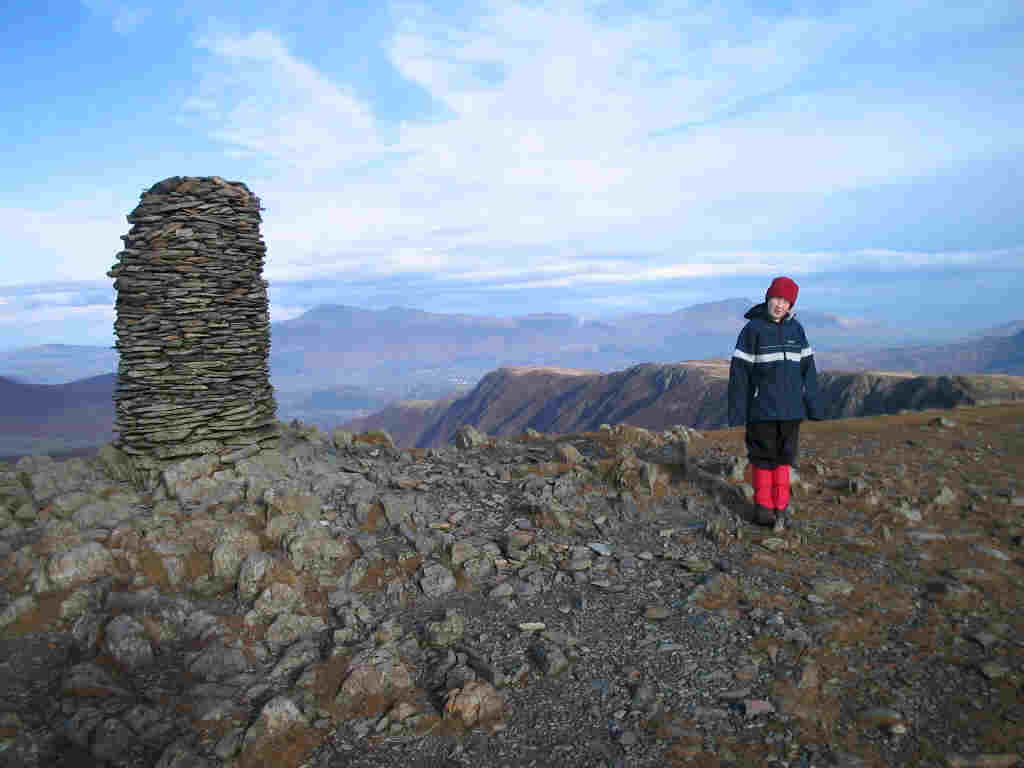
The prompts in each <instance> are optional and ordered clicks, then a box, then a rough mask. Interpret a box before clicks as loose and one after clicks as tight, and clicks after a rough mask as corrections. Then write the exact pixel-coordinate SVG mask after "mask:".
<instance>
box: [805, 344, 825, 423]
mask: <svg viewBox="0 0 1024 768" xmlns="http://www.w3.org/2000/svg"><path fill="white" fill-rule="evenodd" d="M800 336H801V338H802V339H803V344H802V345H801V350H800V376H801V378H802V379H803V389H804V392H803V395H804V407H805V408H806V409H807V418H809V419H810V420H811V421H821V420H822V419H824V418H825V410H824V408H823V407H822V404H821V393H820V392H819V391H818V369H817V366H816V365H815V364H814V350H813V349H812V348H811V345H810V343H809V342H808V341H807V334H806V333H803V332H802V330H801V334H800Z"/></svg>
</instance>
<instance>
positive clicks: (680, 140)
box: [189, 3, 1024, 285]
mask: <svg viewBox="0 0 1024 768" xmlns="http://www.w3.org/2000/svg"><path fill="white" fill-rule="evenodd" d="M926 12H927V13H938V12H939V11H938V10H937V9H936V8H934V7H931V6H929V7H928V8H927V9H923V10H922V9H918V10H917V11H916V12H913V11H912V10H906V11H905V12H903V15H902V16H897V17H895V18H894V19H893V20H892V27H891V29H890V30H889V32H887V33H885V34H886V36H885V37H884V39H883V37H882V36H881V35H879V34H877V33H876V32H875V30H876V29H877V24H876V23H875V21H877V14H878V13H881V11H880V10H878V9H871V8H864V7H860V8H856V9H852V10H848V11H843V12H839V13H836V14H832V15H822V16H813V15H810V14H803V15H801V14H770V15H769V14H766V15H762V16H758V15H756V14H752V13H750V12H749V9H743V10H742V12H741V11H740V10H739V9H731V8H730V7H728V6H726V5H723V6H714V7H707V6H703V7H700V8H697V7H693V8H691V7H687V6H685V5H684V6H679V7H677V6H674V5H669V4H666V5H664V6H659V7H658V8H656V9H655V12H650V11H648V12H645V13H644V14H643V15H641V14H632V13H629V12H622V13H618V14H616V15H615V16H614V17H611V18H607V17H602V16H600V15H598V14H596V13H593V12H591V11H590V10H589V9H588V8H587V7H586V6H584V5H583V4H580V3H567V4H560V5H558V6H552V7H548V6H535V5H525V4H517V3H492V4H488V5H487V6H486V7H485V8H484V9H482V10H481V11H480V12H479V13H476V14H475V15H471V16H462V17H459V18H458V19H456V20H453V19H452V18H451V17H450V16H448V17H445V16H442V15H440V14H436V13H434V12H433V11H432V10H431V9H429V8H428V7H425V6H412V5H404V6H400V7H396V9H395V13H394V16H395V18H397V19H399V21H398V23H397V27H396V31H395V34H394V36H393V38H392V39H391V40H390V41H388V43H387V50H388V55H389V57H390V61H391V63H392V65H393V66H394V68H395V70H396V71H397V72H399V73H400V74H401V75H402V76H403V77H404V78H405V79H406V80H407V81H409V82H411V83H414V84H415V85H416V86H418V87H419V88H421V89H422V90H423V91H424V92H425V93H427V94H428V96H429V97H430V99H432V101H433V103H434V105H435V109H434V112H433V114H430V115H427V116H423V115H412V116H408V117H406V118H405V119H402V120H399V121H397V122H394V121H386V120H384V119H383V118H381V117H380V116H378V115H376V114H375V109H374V105H373V104H371V103H370V102H369V101H366V100H363V99H361V98H360V97H359V96H358V95H357V92H356V90H355V89H353V88H351V87H349V86H348V85H347V84H346V82H345V78H344V75H343V74H339V73H328V72H327V71H325V70H323V69H318V68H317V67H316V66H315V65H314V64H313V63H312V61H311V60H309V59H306V58H304V57H303V56H302V54H301V53H300V52H299V51H297V50H296V49H294V48H293V47H291V46H289V45H288V44H286V42H285V41H284V40H283V39H282V38H281V37H280V36H278V35H276V34H274V33H273V32H272V31H269V30H263V31H259V32H253V33H249V34H246V35H241V36H239V35H233V36H232V35H224V34H215V33H212V32H211V33H209V34H207V35H206V36H204V37H203V38H202V39H201V41H200V45H201V47H202V48H203V49H204V50H205V51H208V52H209V53H210V54H211V56H212V59H213V60H214V62H215V66H214V67H213V68H212V69H211V70H210V71H209V72H208V73H207V75H206V76H205V77H204V79H203V81H202V83H201V84H200V86H199V88H198V90H197V92H196V94H195V95H194V96H193V98H192V99H191V100H190V102H189V106H190V109H191V110H192V111H193V116H194V117H195V118H198V119H199V120H200V122H201V125H202V126H203V127H204V128H205V130H207V131H208V132H209V134H210V135H211V136H212V137H214V138H216V139H217V140H219V141H221V142H222V143H223V144H224V145H225V146H226V147H227V148H229V149H230V150H232V151H236V152H243V153H252V154H253V157H254V159H256V160H259V161H260V162H263V163H265V164H266V165H265V168H266V171H265V178H262V179H259V180H258V182H257V180H254V184H258V193H259V194H261V197H262V199H263V200H264V202H265V204H266V205H267V208H268V212H267V217H266V225H265V234H266V237H267V240H268V244H269V246H270V257H269V259H268V263H267V273H268V276H269V277H270V278H271V279H281V280H286V279H305V278H312V277H315V276H316V275H318V274H321V275H322V274H330V275H335V276H344V275H350V276H371V275H378V276H383V275H389V274H400V273H415V272H431V273H437V272H442V273H447V274H451V275H453V276H456V275H467V274H468V275H471V274H473V272H474V270H478V269H479V265H480V264H481V263H487V264H488V268H487V269H488V270H489V271H492V272H495V273H501V272H505V273H511V272H516V271H518V272H520V273H530V272H536V271H538V270H541V269H543V268H544V267H545V266H546V265H547V263H548V260H549V259H552V258H554V259H555V261H556V262H558V263H561V264H567V265H572V264H575V265H577V266H578V267H580V268H581V269H588V268H589V266H588V258H589V257H588V254H590V253H594V252H604V253H614V252H616V251H619V252H628V253H629V254H630V259H629V263H628V264H624V266H623V268H622V270H620V271H616V270H615V269H614V268H613V267H610V266H607V265H606V268H605V270H604V271H603V272H599V273H596V274H595V273H591V274H587V273H585V272H581V273H579V274H578V275H576V276H573V275H571V274H568V273H567V274H566V275H565V276H564V277H562V278H558V280H559V284H566V285H568V284H573V283H579V282H587V281H598V282H600V281H610V282H627V281H634V282H640V281H645V280H657V279H662V278H664V277H666V276H672V275H678V276H699V275H705V274H709V273H710V272H711V271H715V272H716V273H719V274H727V273H734V274H750V275H755V274H763V273H765V272H766V271H771V270H773V269H778V268H781V267H783V266H787V265H788V266H787V268H788V269H791V270H815V269H831V268H836V267H839V266H841V265H843V264H847V265H857V264H859V263H861V261H862V260H863V259H864V258H868V259H869V260H873V261H877V263H878V265H879V267H880V268H885V267H886V265H888V264H891V263H892V260H891V258H890V256H888V255H886V256H884V257H881V258H878V259H874V258H873V257H872V256H871V254H870V253H868V252H866V251H865V249H864V247H860V246H859V244H857V243H849V244H848V247H847V248H844V249H837V250H835V251H833V250H825V249H817V250H815V252H813V253H811V252H807V251H806V250H804V249H796V248H791V249H786V248H781V249H779V248H772V247H769V248H765V245H766V244H768V243H772V244H776V243H784V242H786V240H787V239H790V240H793V239H799V237H800V235H801V233H802V232H803V231H804V230H806V228H807V226H808V223H809V222H808V217H809V216H813V217H815V218H816V219H819V218H820V219H824V224H819V223H818V221H815V222H814V223H815V225H817V226H824V227H825V228H826V229H827V227H828V222H827V215H828V214H827V210H823V204H822V201H823V200H824V199H826V198H827V197H828V196H830V195H835V194H837V193H842V192H843V191H844V190H859V189H870V188H871V187H872V186H874V185H882V184H886V185H892V184H894V183H904V182H905V183H915V182H916V181H918V180H922V179H924V180H927V179H931V178H934V177H935V176H936V174H942V173H946V172H950V171H951V170H953V169H955V168H956V167H957V165H958V164H959V163H962V162H963V161H964V158H966V157H970V156H972V155H975V154H977V153H983V152H985V151H987V148H989V147H990V146H991V145H992V144H993V143H995V144H997V145H999V146H1004V147H1005V146H1017V145H1019V144H1020V140H1019V139H1014V138H1013V133H1012V131H1011V130H1010V128H1009V127H1008V126H1010V125H1013V122H1012V121H1011V122H1006V121H1005V118H1006V114H1005V111H1004V112H1003V113H1000V114H996V113H994V112H988V113H986V112H985V110H980V111H977V112H973V113H972V114H970V115H967V116H965V115H964V114H961V113H960V112H957V111H951V109H950V104H948V103H947V102H945V101H943V100H942V99H943V98H947V97H940V96H937V95H936V94H935V92H933V91H930V90H928V89H927V88H926V87H924V85H925V84H926V80H925V79H921V80H920V81H917V80H915V81H913V82H909V83H908V85H909V86H916V85H919V84H920V85H922V89H921V90H919V91H914V92H909V93H908V92H903V91H901V92H899V93H896V92H894V91H893V90H891V89H889V88H887V87H885V86H884V85H878V86H876V85H875V83H874V81H873V80H872V79H871V78H870V77H869V75H868V73H867V72H865V73H861V74H858V75H857V76H856V77H853V78H850V77H845V76H844V74H843V72H842V68H843V66H844V65H845V62H846V60H847V59H848V58H851V57H861V59H862V58H863V57H864V56H865V55H870V54H871V52H872V51H883V52H884V51H889V52H890V55H894V56H896V55H900V54H899V51H900V47H901V46H904V47H911V46H913V45H917V44H918V42H916V41H915V38H914V37H913V36H911V35H910V33H911V31H913V32H914V35H916V36H917V37H920V36H921V35H925V36H927V35H929V34H938V33H936V32H934V30H935V29H938V28H939V27H938V24H937V23H935V24H934V25H933V26H929V27H927V28H924V29H922V28H921V27H920V25H921V20H922V17H923V16H924V15H926ZM949 13H952V14H956V15H957V18H959V17H961V16H970V18H971V21H972V24H973V25H974V27H977V28H988V27H991V26H992V25H993V24H994V23H996V22H997V21H998V20H999V19H1000V18H1002V16H1003V15H1005V13H1006V6H1005V4H994V5H991V6H985V7H979V8H976V9H974V10H973V11H971V12H970V13H968V11H967V10H966V9H963V8H961V9H957V8H952V9H950V10H949ZM940 15H941V13H940ZM866 21H870V22H871V23H865V22H866ZM887 23H888V22H887ZM862 49H866V50H867V54H865V52H864V50H862ZM892 51H896V53H891V52H892ZM860 66H862V67H863V66H866V65H865V64H864V63H863V62H861V64H860ZM823 73H829V74H828V75H827V76H826V75H825V74H823ZM880 74H884V73H880ZM1020 107H1021V105H1020V104H1015V105H1012V108H1011V112H1013V113H1014V114H1017V113H1020V115H1021V116H1024V110H1021V108H1020ZM559 244H562V245H559ZM709 250H710V251H713V252H714V253H715V254H716V256H715V257H714V258H709V257H708V256H707V253H708V251H709ZM567 251H568V252H571V257H570V258H569V259H568V260H567V259H566V257H565V252H567ZM977 258H982V257H979V256H978V255H977V254H972V253H963V254H961V255H960V256H958V257H957V259H956V260H954V261H955V263H961V262H963V261H964V260H966V261H968V262H969V261H970V260H972V259H977ZM913 260H914V262H915V264H918V265H922V264H924V265H928V264H933V265H943V264H948V263H951V261H950V257H949V255H948V254H942V253H938V252H931V251H927V250H925V249H921V250H920V251H918V252H916V253H915V254H914V256H913ZM681 264H682V265H681ZM627 273H629V274H627Z"/></svg>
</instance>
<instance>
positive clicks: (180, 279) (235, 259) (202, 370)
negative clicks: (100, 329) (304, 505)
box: [107, 176, 278, 472]
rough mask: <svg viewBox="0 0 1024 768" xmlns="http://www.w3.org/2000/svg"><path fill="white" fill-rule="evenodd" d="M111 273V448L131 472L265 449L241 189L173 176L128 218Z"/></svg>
mask: <svg viewBox="0 0 1024 768" xmlns="http://www.w3.org/2000/svg"><path fill="white" fill-rule="evenodd" d="M128 222H129V223H130V224H131V225H132V228H131V231H130V232H129V233H128V234H127V235H122V237H121V239H122V240H123V241H124V250H122V251H121V252H120V253H118V254H117V259H118V263H117V264H115V265H114V266H113V267H112V268H111V270H110V271H109V272H108V273H107V274H108V276H110V277H113V278H115V281H114V288H115V289H116V290H117V319H116V320H115V323H114V332H115V334H116V335H117V343H116V347H117V349H118V350H119V352H120V355H121V359H120V364H119V366H118V372H117V389H116V391H115V393H114V401H115V406H116V410H117V418H116V421H115V429H116V430H117V432H118V434H119V439H118V440H117V442H116V444H117V447H118V448H120V449H121V450H122V451H124V452H125V453H127V454H129V455H131V456H132V459H133V463H134V464H135V466H136V467H137V469H139V470H142V471H143V472H145V470H159V469H161V468H163V467H165V466H167V465H168V464H170V463H172V462H174V461H178V460H180V459H182V458H185V457H187V456H195V455H201V454H216V455H218V456H220V457H221V458H222V459H223V460H225V461H228V462H230V461H233V460H237V459H238V458H241V457H244V456H249V455H252V454H255V453H257V452H258V451H259V450H261V449H262V448H269V447H273V446H274V445H275V444H276V441H277V431H278V430H277V419H276V415H275V413H276V408H277V405H276V402H275V400H274V391H273V388H272V387H271V385H270V371H269V364H268V358H269V353H270V317H269V314H268V308H267V283H266V281H265V280H263V279H262V273H263V259H264V255H265V253H266V247H265V246H264V244H263V238H262V237H261V236H260V201H259V198H258V197H256V196H255V195H254V194H252V192H250V191H249V188H248V187H246V185H245V184H243V183H241V182H228V181H224V180H223V179H220V178H217V177H216V176H213V177H192V176H175V177H172V178H169V179H165V180H164V181H161V182H160V183H158V184H155V185H154V186H152V187H151V188H150V189H148V190H146V191H145V192H143V193H142V196H141V202H140V203H139V205H138V206H137V207H136V208H135V210H134V211H132V212H131V214H129V216H128Z"/></svg>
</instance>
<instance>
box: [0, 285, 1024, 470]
mask: <svg viewBox="0 0 1024 768" xmlns="http://www.w3.org/2000/svg"><path fill="white" fill-rule="evenodd" d="M752 304H753V302H751V301H749V300H747V299H742V298H733V299H726V300H723V301H718V302H712V303H705V304H698V305H695V306H691V307H686V308H683V309H680V310H678V311H675V312H671V313H667V314H656V313H648V314H632V315H622V316H618V317H613V318H606V319H601V320H586V321H585V320H581V319H580V318H577V317H574V316H571V315H566V314H556V313H548V314H536V315H525V316H520V317H513V318H498V317H488V316H478V315H463V314H439V313H430V312H423V311H420V310H413V309H405V308H398V307H395V308H390V309H386V310H365V309H358V308H355V307H350V306H340V305H323V306H318V307H315V308H314V309H311V310H309V311H308V312H306V313H304V314H302V315H300V316H298V317H296V318H293V319H291V320H287V321H283V322H279V323H274V324H273V326H272V329H271V352H270V362H271V380H272V383H273V384H274V388H275V392H276V395H277V399H278V415H279V417H280V418H281V419H282V420H286V421H287V420H292V419H299V420H301V421H303V422H306V423H310V424H316V425H318V426H321V427H325V428H326V427H333V426H336V425H338V424H342V423H348V422H351V423H365V424H373V423H378V424H385V423H386V424H389V425H390V426H389V431H393V432H394V433H396V439H398V440H400V442H404V443H405V444H410V445H411V444H417V443H419V442H420V441H422V440H424V439H427V440H428V442H430V441H431V440H434V439H440V438H439V437H437V438H426V437H425V435H426V432H427V431H429V430H430V429H433V428H434V427H436V434H437V435H441V434H443V433H445V430H446V429H447V426H446V425H448V424H450V421H451V419H452V418H454V413H455V412H454V411H453V412H452V413H450V414H448V415H447V416H446V417H444V418H442V414H443V412H445V411H446V410H447V409H450V408H454V407H455V404H456V402H457V401H458V399H459V398H460V397H463V396H466V395H467V394H469V393H470V392H471V391H473V390H474V387H476V386H477V385H478V383H479V384H483V383H484V379H486V378H487V377H488V375H490V374H491V373H492V372H497V371H500V370H501V369H503V368H505V369H508V368H515V367H520V368H521V367H523V366H532V367H540V368H560V369H563V370H573V371H582V372H586V375H587V376H589V377H590V378H580V376H581V374H580V373H574V374H573V376H572V379H573V380H574V381H576V383H577V385H579V384H580V383H581V382H583V381H592V380H594V379H593V377H594V376H599V375H601V374H602V373H603V374H604V375H605V376H606V377H608V381H609V382H617V381H619V379H623V378H624V377H626V374H627V372H629V371H632V370H634V369H635V367H636V366H638V365H641V364H650V365H655V366H656V364H659V363H671V364H676V363H679V362H680V361H694V360H707V359H719V360H720V359H722V358H723V357H725V356H727V355H728V354H729V353H730V352H731V350H732V346H733V344H734V343H735V339H736V335H737V333H738V332H739V329H740V328H741V327H742V325H743V322H744V320H743V314H744V312H746V311H747V310H748V309H749V308H750V307H751V306H752ZM798 316H799V319H800V320H801V322H802V323H803V324H804V327H805V328H806V329H807V333H808V336H809V337H810V338H811V339H812V342H813V344H814V346H815V350H816V357H817V360H818V366H819V370H820V369H829V370H839V371H850V372H856V371H889V372H905V373H916V374H933V375H936V374H989V373H1001V374H1017V375H1020V374H1024V330H1021V327H1022V323H1020V322H1017V323H1007V324H1005V325H1003V326H1000V327H998V328H992V329H987V330H984V331H980V332H977V333H975V334H974V335H971V336H965V337H964V338H963V339H962V340H951V341H949V342H947V343H944V344H933V345H924V344H904V345H903V346H897V345H896V344H895V342H896V341H898V340H900V339H906V338H907V337H906V336H905V335H904V336H900V335H898V334H896V333H895V332H894V331H893V330H892V329H889V328H885V327H883V326H881V325H879V324H877V323H874V322H872V321H870V320H867V319H864V318H849V317H840V316H837V315H830V314H826V313H815V312H806V313H804V312H801V313H799V315H798ZM881 339H885V340H887V341H889V342H892V343H891V344H889V345H887V346H883V345H881V344H880V343H879V341H880V340H881ZM116 367H117V352H116V350H115V349H113V348H106V347H85V346H73V345H60V344H55V345H42V346H36V347H27V348H22V349H17V350H8V351H4V352H0V376H5V377H7V378H6V381H5V386H6V387H7V391H6V396H5V398H4V404H3V406H2V414H0V418H2V419H3V421H2V422H0V437H2V439H0V455H12V454H13V453H24V452H31V451H32V450H40V449H45V450H50V448H42V447H43V446H46V445H49V444H50V443H48V442H46V441H50V440H56V442H55V443H53V444H54V445H55V446H56V447H55V448H53V450H75V449H76V448H77V447H79V446H80V445H82V444H83V441H90V440H91V441H93V442H102V441H105V440H106V439H109V438H108V436H109V433H110V427H109V425H110V424H111V423H112V413H113V411H112V406H111V405H110V397H108V396H107V394H97V391H98V389H102V388H103V387H106V388H107V389H108V390H109V393H112V391H113V386H114V378H115V375H114V374H113V373H112V371H114V370H116ZM711 368H713V366H712V365H711V364H708V365H705V366H704V367H703V368H701V367H700V366H697V367H694V366H692V365H691V366H690V367H689V368H687V369H685V371H684V372H683V373H676V374H673V375H674V376H677V377H678V376H683V378H684V380H686V381H687V382H688V383H687V384H686V387H684V390H685V391H684V390H680V392H679V394H680V396H682V395H683V394H685V395H686V398H684V399H685V404H683V403H682V401H681V403H680V404H678V405H677V406H676V407H677V410H678V409H682V410H680V411H679V415H680V418H679V420H678V423H691V424H720V423H721V420H720V419H719V418H718V417H717V416H716V411H715V408H716V407H719V406H715V405H714V404H713V402H712V401H713V400H714V398H715V397H717V394H715V390H714V385H713V384H712V383H711V382H713V381H714V377H713V376H710V374H708V371H710V370H711ZM680 370H682V369H680ZM101 374H106V375H107V378H106V381H105V382H104V381H103V376H102V375H101ZM635 375H636V374H635V373H634V374H631V376H635ZM702 376H710V378H709V379H708V380H707V381H705V380H704V379H702V378H700V377H702ZM97 377H98V378H97ZM93 378H97V381H93V382H91V383H85V382H86V381H88V380H91V379H93ZM627 378H628V377H627ZM80 380H81V381H80ZM531 381H532V380H531ZM69 382H74V384H75V386H71V384H70V383H69ZM676 384H677V385H678V384H679V382H678V380H677V382H676ZM16 385H18V386H21V387H24V389H18V386H16ZM46 386H48V387H51V389H45V388H44V389H38V388H39V387H46ZM560 386H561V385H559V387H560ZM590 386H594V387H598V386H599V385H596V384H593V385H590ZM604 386H607V387H609V388H610V389H609V391H614V392H620V389H619V387H618V384H616V383H609V384H607V385H604V384H602V385H600V387H604ZM61 387H65V388H63V389H61ZM600 387H599V388H600ZM559 391H560V392H561V390H560V389H559ZM44 393H47V394H45V395H44ZM563 394H564V393H563ZM620 394H622V395H623V396H627V395H628V393H626V392H620ZM111 396H112V395H111ZM47 398H48V399H47ZM628 399H629V398H628V397H627V400H628ZM101 401H102V402H101ZM460 407H463V406H460ZM723 407H724V406H723ZM640 410H642V409H640ZM610 412H611V413H613V414H618V415H615V416H614V419H619V420H621V419H623V418H624V416H622V415H621V413H619V412H618V411H615V409H614V408H613V409H611V411H610ZM371 415H373V418H372V419H370V420H367V418H368V417H370V416H371ZM682 416H686V418H685V419H684V418H682ZM108 417H109V420H107V419H108ZM503 418H507V417H503ZM609 418H611V417H609ZM445 419H447V421H445ZM614 419H613V420H614ZM360 420H362V421H360ZM606 420H608V419H606ZM470 421H471V420H470ZM440 422H443V424H442V423H440ZM494 426H495V428H498V427H499V426H500V425H499V424H497V423H496V424H495V425H494ZM573 428H574V427H570V426H568V425H566V426H564V427H560V429H563V430H564V431H569V430H570V429H573ZM406 438H407V439H406ZM40 441H43V442H40Z"/></svg>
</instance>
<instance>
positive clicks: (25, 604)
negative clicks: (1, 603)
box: [0, 595, 37, 629]
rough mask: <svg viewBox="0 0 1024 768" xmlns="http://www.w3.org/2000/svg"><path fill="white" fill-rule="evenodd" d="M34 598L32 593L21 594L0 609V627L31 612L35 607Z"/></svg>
mask: <svg viewBox="0 0 1024 768" xmlns="http://www.w3.org/2000/svg"><path fill="white" fill-rule="evenodd" d="M36 606H37V603H36V599H35V598H34V597H33V596H32V595H22V596H21V597H19V598H17V599H15V600H14V602H12V603H11V604H10V605H8V606H5V607H4V609H3V610H0V629H3V628H4V627H6V626H9V625H10V624H13V623H14V622H16V621H17V620H18V619H20V618H21V617H22V616H25V615H27V614H29V613H32V611H34V610H35V609H36Z"/></svg>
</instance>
